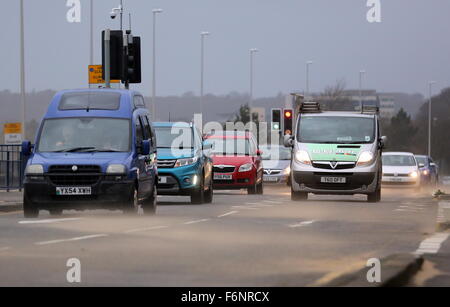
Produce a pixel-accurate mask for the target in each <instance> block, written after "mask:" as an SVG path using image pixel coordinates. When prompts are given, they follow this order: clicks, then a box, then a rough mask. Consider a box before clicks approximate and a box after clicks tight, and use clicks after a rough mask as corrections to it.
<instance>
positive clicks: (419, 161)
mask: <svg viewBox="0 0 450 307" xmlns="http://www.w3.org/2000/svg"><path fill="white" fill-rule="evenodd" d="M416 160H417V163H419V164H423V165H427V164H428V163H427V158H425V157H416Z"/></svg>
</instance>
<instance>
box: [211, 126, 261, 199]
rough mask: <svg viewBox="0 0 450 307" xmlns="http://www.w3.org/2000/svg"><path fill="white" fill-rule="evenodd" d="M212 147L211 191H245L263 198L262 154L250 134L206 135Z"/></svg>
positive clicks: (233, 132)
mask: <svg viewBox="0 0 450 307" xmlns="http://www.w3.org/2000/svg"><path fill="white" fill-rule="evenodd" d="M207 139H208V140H209V141H210V143H211V144H213V149H212V159H213V162H214V181H213V182H214V189H222V190H230V189H247V192H248V194H263V171H264V169H263V164H262V158H261V153H262V152H261V151H260V150H259V149H258V144H257V143H256V139H255V137H254V136H253V134H252V133H250V132H244V131H224V132H220V133H219V132H218V133H214V134H212V135H208V136H207Z"/></svg>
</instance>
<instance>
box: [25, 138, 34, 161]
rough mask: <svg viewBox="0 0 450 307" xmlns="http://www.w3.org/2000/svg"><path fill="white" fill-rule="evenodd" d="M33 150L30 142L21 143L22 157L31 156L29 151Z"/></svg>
mask: <svg viewBox="0 0 450 307" xmlns="http://www.w3.org/2000/svg"><path fill="white" fill-rule="evenodd" d="M32 149H33V146H32V145H31V142H30V141H24V142H22V155H24V156H25V157H28V156H29V155H31V150H32Z"/></svg>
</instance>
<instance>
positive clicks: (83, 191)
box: [56, 187, 92, 195]
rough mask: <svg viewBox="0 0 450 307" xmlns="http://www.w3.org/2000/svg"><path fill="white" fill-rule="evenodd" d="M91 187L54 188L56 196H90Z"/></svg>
mask: <svg viewBox="0 0 450 307" xmlns="http://www.w3.org/2000/svg"><path fill="white" fill-rule="evenodd" d="M91 194H92V189H91V187H73V188H71V187H61V188H59V187H58V188H56V195H91Z"/></svg>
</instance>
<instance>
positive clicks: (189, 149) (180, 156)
mask: <svg viewBox="0 0 450 307" xmlns="http://www.w3.org/2000/svg"><path fill="white" fill-rule="evenodd" d="M154 128H155V133H156V138H157V140H158V144H157V147H158V157H157V158H158V195H181V196H190V197H191V203H193V204H202V203H211V202H212V201H213V193H214V192H213V180H212V173H213V171H212V169H213V162H212V159H211V158H210V157H209V151H210V149H211V147H212V145H211V144H209V143H207V142H203V139H202V136H201V134H200V132H199V130H198V129H197V128H196V127H195V126H194V125H193V124H190V123H168V122H166V123H162V122H161V123H155V124H154Z"/></svg>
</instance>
